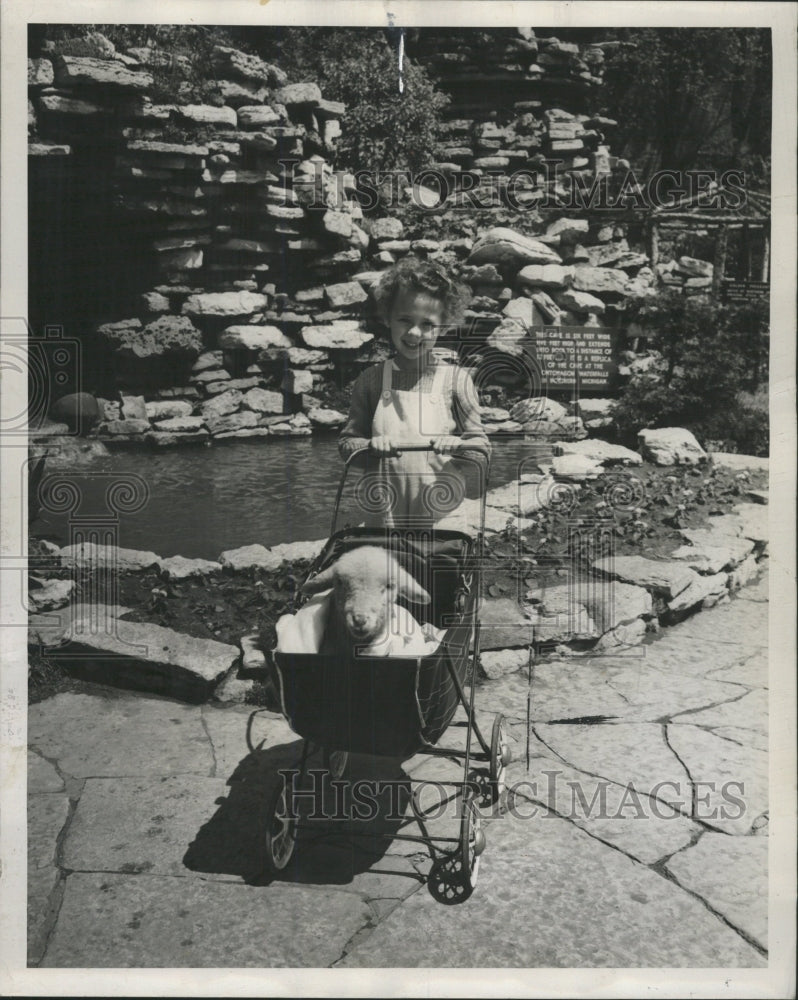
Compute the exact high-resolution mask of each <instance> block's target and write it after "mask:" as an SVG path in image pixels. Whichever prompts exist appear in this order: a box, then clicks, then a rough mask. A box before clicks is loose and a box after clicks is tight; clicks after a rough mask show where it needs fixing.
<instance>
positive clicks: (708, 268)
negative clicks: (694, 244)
mask: <svg viewBox="0 0 798 1000" xmlns="http://www.w3.org/2000/svg"><path fill="white" fill-rule="evenodd" d="M714 271H715V268H714V266H713V265H712V263H711V262H710V261H707V260H699V259H698V258H696V257H685V256H682V257H679V259H678V260H668V261H665V263H663V264H657V276H658V277H659V280H660V281H661V282H662V284H663V285H668V286H671V287H675V288H680V289H682V290H683V291H684V292H686V293H688V294H689V293H699V294H700V293H702V292H707V291H709V289H710V288H711V287H712V278H713V275H714Z"/></svg>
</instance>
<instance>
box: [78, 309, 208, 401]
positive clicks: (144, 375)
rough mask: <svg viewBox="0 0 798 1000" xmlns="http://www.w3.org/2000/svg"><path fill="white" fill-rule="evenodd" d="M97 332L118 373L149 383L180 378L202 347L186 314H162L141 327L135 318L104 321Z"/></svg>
mask: <svg viewBox="0 0 798 1000" xmlns="http://www.w3.org/2000/svg"><path fill="white" fill-rule="evenodd" d="M97 333H98V335H99V337H100V339H101V340H103V341H104V342H105V343H106V344H107V345H108V347H109V348H110V349H111V351H112V352H113V357H114V360H115V362H116V367H117V374H118V375H119V376H121V377H124V378H125V379H126V380H127V379H128V378H129V379H131V380H133V381H139V380H142V381H145V382H147V383H150V384H152V385H162V384H165V383H168V382H171V384H173V385H174V384H175V382H176V381H180V379H181V378H182V374H183V371H184V369H185V370H186V372H187V371H188V369H189V368H190V365H191V363H192V362H193V361H194V360H195V359H196V358H197V357H198V356H199V354H200V352H201V351H202V347H203V344H202V335H201V334H200V332H199V330H197V329H196V327H195V326H194V324H193V323H192V322H191V320H190V319H189V318H188V317H187V316H172V315H169V314H165V315H162V316H159V317H158V318H157V319H154V320H152V321H151V322H150V323H148V324H147V325H146V326H145V327H143V328H142V326H141V323H140V322H139V320H137V319H134V320H124V321H122V322H121V323H106V324H104V325H103V326H100V327H99V328H98V330H97Z"/></svg>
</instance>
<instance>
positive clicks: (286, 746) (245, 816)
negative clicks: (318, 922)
mask: <svg viewBox="0 0 798 1000" xmlns="http://www.w3.org/2000/svg"><path fill="white" fill-rule="evenodd" d="M250 745H251V744H250ZM301 753H302V740H301V739H296V740H293V741H290V742H285V743H280V744H273V745H271V746H268V747H263V746H255V747H252V748H251V749H250V752H249V753H248V754H247V756H246V757H244V758H243V759H242V760H241V761H240V762H239V764H238V765H237V766H236V768H235V770H234V771H233V773H232V774H231V775H230V776H229V778H228V779H227V785H228V794H227V796H226V797H224V798H219V799H217V805H218V809H217V811H216V812H215V813H214V814H213V816H212V817H211V818H210V819H209V820H208V821H207V822H206V823H205V824H204V825H203V826H202V827H201V828H200V829H199V830H198V831H197V834H196V836H195V838H194V840H193V841H192V842H191V843H190V844H189V846H188V849H187V850H186V853H185V855H184V857H183V864H184V865H185V866H186V868H188V869H189V870H190V871H193V872H199V873H203V874H207V875H215V876H231V877H235V878H240V879H242V880H243V881H244V882H245V883H247V884H249V885H259V886H263V885H269V884H270V883H272V882H292V883H296V884H316V885H318V884H323V885H346V884H348V883H350V882H351V881H352V880H353V878H354V877H355V876H356V875H359V874H361V873H364V872H368V871H371V872H373V873H374V874H378V873H379V872H380V871H386V872H387V871H389V870H390V873H391V874H392V875H401V874H406V875H407V876H408V877H410V878H414V879H415V880H417V881H420V880H422V876H420V875H418V874H417V873H415V872H414V871H413V870H412V866H408V868H410V869H411V870H410V871H408V872H397V871H396V870H395V868H394V867H393V866H389V867H386V868H383V869H381V868H380V867H379V862H380V859H381V858H382V857H383V856H384V855H385V854H386V853H387V852H388V850H389V848H390V846H391V844H392V842H393V839H394V835H395V834H396V833H397V832H399V831H400V829H401V828H402V827H403V826H404V825H406V824H407V818H406V817H405V816H404V815H403V807H404V806H406V804H407V802H408V801H409V795H410V783H409V781H408V780H407V775H406V774H405V772H404V771H403V770H402V767H401V761H399V760H396V759H394V758H385V757H367V756H359V755H352V756H351V757H350V765H349V769H348V774H347V780H346V781H342V782H339V783H337V785H338V787H336V783H332V782H331V776H330V774H329V772H327V771H326V769H325V768H324V765H323V762H322V755H321V753H320V752H318V753H314V754H311V755H310V756H309V758H308V762H307V768H308V774H307V775H306V777H305V780H304V782H303V784H302V785H301V786H299V785H297V788H298V789H299V791H300V793H301V794H299V795H298V796H297V799H298V801H297V812H298V814H299V816H300V820H301V822H300V830H299V834H298V839H297V844H296V849H295V851H294V855H293V857H292V859H291V861H290V862H289V864H288V866H287V867H286V869H285V870H284V871H282V872H280V874H279V875H273V874H271V872H270V871H269V869H268V868H267V866H266V861H265V857H266V847H265V836H264V832H265V830H266V828H267V823H268V821H269V818H270V817H269V815H268V809H269V804H270V800H271V797H272V794H273V792H274V790H275V788H277V787H278V784H279V782H280V781H281V780H282V779H281V775H280V771H281V770H296V771H298V769H299V761H300V757H301ZM355 785H357V786H358V787H360V788H365V789H366V794H365V796H364V798H366V799H370V800H371V804H370V805H366V806H363V805H362V804H361V805H360V806H358V807H357V808H356V809H355V812H354V814H353V807H354V806H355V805H356V803H355V802H354V801H353V799H354V796H353V794H352V789H353V786H355ZM372 785H374V786H375V789H374V792H371V786H372ZM423 850H424V848H423V846H422V845H421V844H420V845H419V851H423Z"/></svg>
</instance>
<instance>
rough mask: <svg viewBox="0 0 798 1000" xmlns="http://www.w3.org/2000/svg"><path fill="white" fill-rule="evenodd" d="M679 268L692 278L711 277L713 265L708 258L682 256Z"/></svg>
mask: <svg viewBox="0 0 798 1000" xmlns="http://www.w3.org/2000/svg"><path fill="white" fill-rule="evenodd" d="M676 266H677V269H678V270H679V271H681V272H682V274H686V275H689V276H690V277H691V278H711V277H712V274H713V272H714V270H715V269H714V267H713V265H712V264H711V263H710V262H709V261H708V260H698V259H697V258H696V257H680V258H679V261H678V264H677V265H676Z"/></svg>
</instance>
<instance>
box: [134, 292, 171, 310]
mask: <svg viewBox="0 0 798 1000" xmlns="http://www.w3.org/2000/svg"><path fill="white" fill-rule="evenodd" d="M140 301H141V309H142V312H145V313H165V312H169V310H170V308H171V306H170V304H169V299H168V298H167V297H166V296H165V295H162V294H161V293H160V292H145V293H144V294H143V295H142V296H141V299H140Z"/></svg>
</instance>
